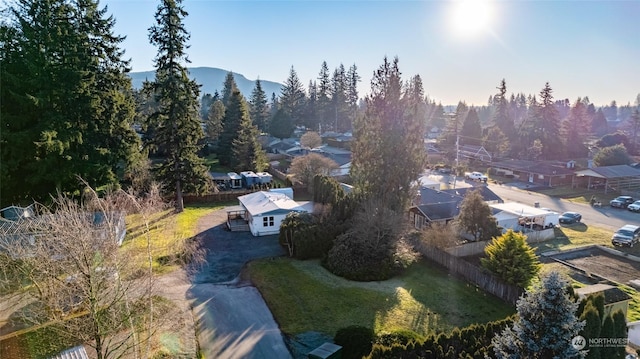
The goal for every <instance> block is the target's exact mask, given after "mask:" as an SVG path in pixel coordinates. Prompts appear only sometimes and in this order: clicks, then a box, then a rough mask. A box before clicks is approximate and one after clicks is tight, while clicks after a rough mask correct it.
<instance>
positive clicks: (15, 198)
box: [0, 0, 139, 205]
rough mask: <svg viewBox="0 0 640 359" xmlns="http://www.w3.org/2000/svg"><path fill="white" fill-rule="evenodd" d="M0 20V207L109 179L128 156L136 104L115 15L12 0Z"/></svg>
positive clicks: (54, 2)
mask: <svg viewBox="0 0 640 359" xmlns="http://www.w3.org/2000/svg"><path fill="white" fill-rule="evenodd" d="M6 13H7V14H9V16H10V17H8V18H6V19H5V21H3V22H2V24H1V25H0V44H1V46H0V59H1V61H2V66H0V71H1V72H0V81H1V83H0V95H1V97H0V103H1V104H2V106H1V107H0V118H1V119H2V126H3V129H2V131H0V144H1V145H0V147H1V150H0V153H1V158H0V161H1V162H2V166H0V167H2V168H1V169H0V176H1V177H0V183H1V185H0V192H1V193H2V203H3V205H6V204H12V203H15V202H19V201H22V200H25V201H33V199H36V200H43V201H47V200H48V199H49V194H51V193H54V192H56V191H62V192H73V191H76V190H77V189H78V186H79V182H78V179H77V177H76V176H81V177H82V178H83V179H85V180H86V181H88V182H89V183H91V184H92V185H94V186H102V185H117V183H118V177H117V175H116V173H117V172H118V171H119V170H121V169H122V166H123V165H130V164H132V163H133V161H134V160H135V157H136V156H135V153H136V152H137V150H138V146H139V142H138V137H137V136H136V134H135V132H134V131H133V129H132V127H131V126H132V124H133V120H134V111H135V100H134V97H133V92H132V90H131V82H130V79H129V78H128V77H127V76H126V72H127V71H128V70H129V68H128V66H129V64H128V62H127V61H124V60H122V56H123V51H122V50H121V49H120V48H119V45H120V43H121V42H122V41H123V40H124V38H123V37H120V36H117V35H114V34H113V28H114V24H115V20H114V19H113V17H107V16H106V8H103V9H99V8H98V2H97V1H93V0H83V1H74V2H68V1H63V0H51V1H47V2H43V1H35V0H19V1H16V2H13V3H12V4H11V6H10V7H9V8H8V9H7V12H6Z"/></svg>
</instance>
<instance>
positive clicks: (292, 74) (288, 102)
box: [272, 66, 306, 136]
mask: <svg viewBox="0 0 640 359" xmlns="http://www.w3.org/2000/svg"><path fill="white" fill-rule="evenodd" d="M305 102H306V95H305V93H304V87H303V86H302V83H301V82H300V80H299V79H298V74H297V73H296V70H294V69H293V66H291V70H290V71H289V77H288V78H287V80H286V81H285V83H284V86H283V87H282V95H281V96H280V105H281V106H282V109H283V110H284V112H285V113H286V114H287V115H288V116H289V117H290V118H291V120H292V121H293V124H294V125H301V124H303V122H304V110H305ZM272 135H273V134H272ZM274 136H275V135H274Z"/></svg>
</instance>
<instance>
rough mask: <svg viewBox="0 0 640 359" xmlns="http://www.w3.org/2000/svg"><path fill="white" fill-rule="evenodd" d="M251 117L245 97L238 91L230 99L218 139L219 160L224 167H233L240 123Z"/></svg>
mask: <svg viewBox="0 0 640 359" xmlns="http://www.w3.org/2000/svg"><path fill="white" fill-rule="evenodd" d="M245 117H249V110H248V108H247V104H246V101H245V99H244V96H242V94H241V93H240V91H238V90H236V91H234V92H233V94H232V95H231V97H229V104H228V105H227V106H226V110H225V113H224V118H223V119H222V132H221V133H220V136H219V137H218V149H217V152H216V153H217V154H218V159H219V160H220V164H221V165H224V166H232V165H233V156H234V155H233V141H234V140H235V139H236V138H237V137H238V131H239V130H240V123H241V122H242V119H243V118H245Z"/></svg>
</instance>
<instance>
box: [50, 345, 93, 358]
mask: <svg viewBox="0 0 640 359" xmlns="http://www.w3.org/2000/svg"><path fill="white" fill-rule="evenodd" d="M50 359H89V355H87V351H86V350H85V349H84V347H83V346H82V345H78V346H77V347H73V348H69V349H67V350H65V351H63V352H61V353H59V354H57V355H54V356H53V357H51V358H50Z"/></svg>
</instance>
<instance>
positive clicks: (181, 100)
mask: <svg viewBox="0 0 640 359" xmlns="http://www.w3.org/2000/svg"><path fill="white" fill-rule="evenodd" d="M181 5H182V0H162V1H161V3H160V5H159V6H158V8H157V10H156V13H155V18H156V25H154V26H152V27H151V28H150V29H149V38H150V40H151V44H152V45H156V46H157V47H158V54H157V56H156V58H155V60H154V61H155V66H156V77H155V81H154V82H153V84H152V85H151V88H152V89H153V93H154V94H155V96H156V101H157V103H158V104H159V106H160V108H159V109H158V111H157V112H155V113H154V114H153V115H152V116H151V121H152V122H153V123H154V124H155V125H156V126H157V132H156V137H155V138H154V139H153V141H154V142H156V143H158V144H160V145H163V146H164V147H165V148H166V151H167V154H166V159H165V160H164V162H163V163H162V164H161V165H160V167H159V169H158V176H159V178H160V179H161V181H162V183H164V185H165V186H166V188H167V189H168V188H171V189H172V191H173V192H174V193H175V199H176V203H175V205H176V211H178V212H181V211H182V210H183V209H184V203H183V201H182V192H183V191H188V192H199V191H202V190H204V189H206V187H207V184H208V183H207V181H208V178H209V177H208V173H207V168H206V166H205V164H204V160H203V159H202V158H200V157H198V151H199V150H200V147H201V146H200V145H199V142H200V140H201V139H202V138H203V137H204V133H203V130H202V126H201V125H200V120H199V116H198V98H199V93H200V88H199V85H198V84H196V83H195V81H193V80H190V79H189V77H188V71H187V68H186V67H185V66H184V65H182V64H181V62H182V61H185V62H188V59H187V55H186V53H185V50H186V48H187V45H186V42H187V41H188V40H189V37H190V36H189V33H188V32H187V31H186V29H185V27H184V24H183V19H184V18H185V17H186V16H187V15H188V13H187V12H186V11H185V10H184V8H183V7H182V6H181Z"/></svg>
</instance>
